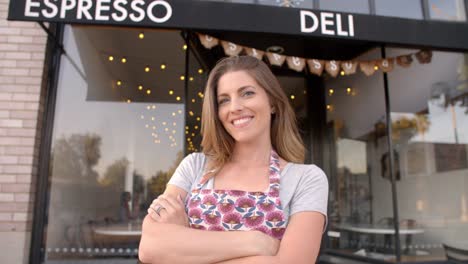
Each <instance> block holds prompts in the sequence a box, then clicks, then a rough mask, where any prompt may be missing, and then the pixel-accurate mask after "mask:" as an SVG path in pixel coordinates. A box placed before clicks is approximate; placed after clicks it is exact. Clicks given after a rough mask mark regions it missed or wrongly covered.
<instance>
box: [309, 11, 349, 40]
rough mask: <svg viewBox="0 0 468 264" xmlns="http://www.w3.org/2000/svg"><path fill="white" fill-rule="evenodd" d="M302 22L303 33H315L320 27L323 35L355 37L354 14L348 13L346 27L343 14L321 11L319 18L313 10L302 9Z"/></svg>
mask: <svg viewBox="0 0 468 264" xmlns="http://www.w3.org/2000/svg"><path fill="white" fill-rule="evenodd" d="M345 21H346V20H345ZM300 24H301V32H302V33H314V32H316V31H317V30H318V29H319V27H320V33H321V34H323V35H331V36H336V35H338V36H344V37H354V18H353V16H352V15H348V25H347V27H346V25H344V23H343V17H342V15H341V14H334V13H330V12H321V13H320V19H319V18H318V17H317V15H316V14H314V13H312V12H311V11H307V10H301V11H300Z"/></svg>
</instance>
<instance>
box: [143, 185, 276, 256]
mask: <svg viewBox="0 0 468 264" xmlns="http://www.w3.org/2000/svg"><path fill="white" fill-rule="evenodd" d="M178 195H181V196H183V197H185V196H186V195H187V193H186V192H185V191H183V190H182V189H180V188H178V187H175V186H171V185H169V186H168V187H167V189H166V191H165V192H164V197H165V198H164V200H165V202H167V203H166V205H167V206H168V207H169V206H170V205H174V204H176V203H177V202H180V200H178V198H175V197H177V196H178ZM171 207H172V206H171ZM178 208H179V209H174V207H172V208H170V210H162V211H161V216H159V215H155V212H154V211H153V210H152V209H150V210H149V212H150V213H151V215H152V216H150V215H147V216H146V217H145V219H144V221H143V230H142V238H141V241H140V247H139V258H140V260H141V261H142V262H144V263H215V262H220V261H224V260H228V259H233V258H240V257H247V256H255V255H274V254H276V252H277V249H278V245H279V242H278V241H277V240H276V239H274V238H271V237H269V236H267V235H265V234H263V233H261V232H258V231H249V232H245V231H239V232H236V231H233V232H219V231H205V230H195V229H191V228H188V227H186V226H184V224H181V223H182V222H183V221H179V219H178V218H181V217H185V218H186V217H187V216H186V214H185V213H184V212H181V211H180V207H178ZM182 211H183V210H182ZM153 218H154V219H153ZM174 223H179V224H174Z"/></svg>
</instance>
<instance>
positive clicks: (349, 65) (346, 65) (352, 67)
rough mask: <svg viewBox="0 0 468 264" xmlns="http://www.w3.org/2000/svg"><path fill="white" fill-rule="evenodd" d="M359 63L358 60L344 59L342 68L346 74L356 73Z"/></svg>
mask: <svg viewBox="0 0 468 264" xmlns="http://www.w3.org/2000/svg"><path fill="white" fill-rule="evenodd" d="M357 65H358V63H357V62H356V61H343V62H342V63H341V69H342V70H343V72H344V73H345V74H346V75H350V74H355V73H356V69H357Z"/></svg>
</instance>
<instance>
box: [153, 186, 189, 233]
mask: <svg viewBox="0 0 468 264" xmlns="http://www.w3.org/2000/svg"><path fill="white" fill-rule="evenodd" d="M148 214H149V215H150V216H151V218H152V219H153V220H154V221H156V222H158V223H167V224H175V225H181V226H185V227H188V226H189V223H188V216H187V214H186V213H185V205H184V202H183V201H182V197H181V196H180V195H177V198H174V197H172V196H168V195H164V194H163V195H160V196H159V197H158V198H157V199H154V200H153V202H152V203H151V205H150V207H149V208H148Z"/></svg>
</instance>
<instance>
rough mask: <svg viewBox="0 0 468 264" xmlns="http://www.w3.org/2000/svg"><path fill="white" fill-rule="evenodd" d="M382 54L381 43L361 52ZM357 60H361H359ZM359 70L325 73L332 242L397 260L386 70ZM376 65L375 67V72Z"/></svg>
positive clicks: (342, 247) (374, 56) (363, 59)
mask: <svg viewBox="0 0 468 264" xmlns="http://www.w3.org/2000/svg"><path fill="white" fill-rule="evenodd" d="M376 59H380V49H373V50H369V51H368V52H366V55H363V56H360V57H357V58H355V60H356V61H357V62H366V61H369V60H376ZM356 66H357V65H356ZM355 69H356V72H355V73H354V74H352V73H351V74H349V75H347V74H346V72H345V71H344V70H343V71H342V72H341V73H338V76H337V77H335V78H334V77H332V76H330V75H328V74H326V75H325V77H323V78H324V87H323V88H324V89H325V96H326V113H327V124H328V126H327V132H326V135H327V137H326V138H327V142H326V145H327V146H328V147H329V149H327V151H326V153H329V154H328V155H330V157H329V158H328V159H327V160H328V162H327V164H325V166H324V168H326V169H327V170H328V171H329V178H330V182H329V186H330V200H329V205H330V206H329V208H330V209H329V232H328V233H327V235H328V241H329V245H328V247H329V248H330V249H332V250H334V251H338V252H340V253H342V254H347V253H350V252H352V253H355V254H359V255H361V256H365V257H367V258H371V259H379V260H389V261H392V260H395V257H396V256H395V254H394V251H393V250H392V249H391V246H392V245H393V242H392V240H391V236H390V237H387V236H383V235H379V232H382V230H384V231H383V232H390V233H391V232H392V231H393V224H392V220H391V219H392V217H393V209H392V208H393V207H392V206H393V205H392V198H391V197H392V191H391V183H390V173H389V153H390V151H389V146H388V141H387V140H388V138H387V133H386V130H385V129H383V127H382V124H384V123H385V93H384V82H383V78H382V75H381V74H379V72H378V71H375V68H374V65H371V66H370V69H369V68H367V70H366V71H369V72H370V73H369V76H368V75H366V74H364V73H363V72H361V70H360V69H359V66H357V68H355ZM374 71H375V72H374Z"/></svg>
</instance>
